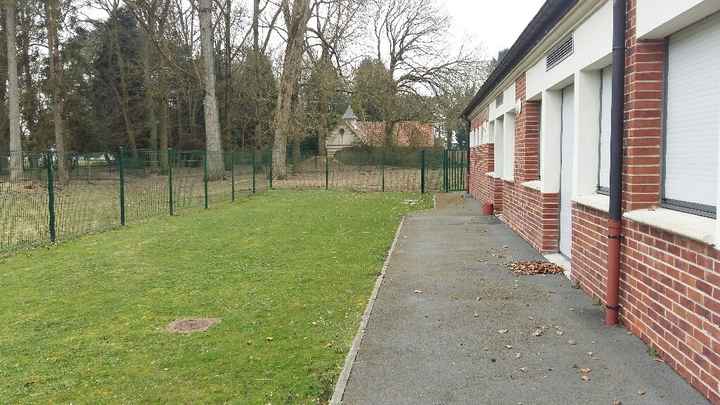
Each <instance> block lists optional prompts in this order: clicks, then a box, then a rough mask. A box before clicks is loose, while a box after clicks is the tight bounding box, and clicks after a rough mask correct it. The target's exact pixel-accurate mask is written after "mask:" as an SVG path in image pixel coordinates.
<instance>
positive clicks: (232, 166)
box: [230, 151, 235, 202]
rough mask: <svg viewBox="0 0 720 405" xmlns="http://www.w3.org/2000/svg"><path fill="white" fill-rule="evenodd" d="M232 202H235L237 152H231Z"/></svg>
mask: <svg viewBox="0 0 720 405" xmlns="http://www.w3.org/2000/svg"><path fill="white" fill-rule="evenodd" d="M230 182H231V183H230V184H231V185H230V194H231V197H230V201H232V202H235V151H232V152H230Z"/></svg>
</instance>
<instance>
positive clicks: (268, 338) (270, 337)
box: [265, 336, 273, 342]
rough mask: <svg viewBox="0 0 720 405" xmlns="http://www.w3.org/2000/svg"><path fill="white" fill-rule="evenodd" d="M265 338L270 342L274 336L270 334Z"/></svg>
mask: <svg viewBox="0 0 720 405" xmlns="http://www.w3.org/2000/svg"><path fill="white" fill-rule="evenodd" d="M265 340H267V341H268V342H272V340H273V338H272V336H268V337H266V338H265Z"/></svg>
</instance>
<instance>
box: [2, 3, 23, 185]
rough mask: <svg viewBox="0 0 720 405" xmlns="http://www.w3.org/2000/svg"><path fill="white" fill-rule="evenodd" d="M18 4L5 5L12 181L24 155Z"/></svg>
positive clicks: (20, 172) (21, 167)
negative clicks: (19, 85)
mask: <svg viewBox="0 0 720 405" xmlns="http://www.w3.org/2000/svg"><path fill="white" fill-rule="evenodd" d="M16 11H17V4H16V3H15V0H7V1H6V3H5V13H6V26H5V36H6V37H7V64H8V66H7V67H8V117H9V121H10V179H11V180H17V179H19V178H20V177H21V176H22V171H23V155H22V138H21V134H20V97H19V89H18V71H17V46H16V40H17V39H16V21H15V14H16Z"/></svg>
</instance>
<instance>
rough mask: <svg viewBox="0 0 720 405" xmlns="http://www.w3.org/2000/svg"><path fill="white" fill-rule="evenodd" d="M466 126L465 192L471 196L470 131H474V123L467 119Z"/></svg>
mask: <svg viewBox="0 0 720 405" xmlns="http://www.w3.org/2000/svg"><path fill="white" fill-rule="evenodd" d="M465 124H466V127H465V128H466V130H467V134H468V144H467V173H466V176H465V192H466V193H468V194H470V139H471V136H472V135H471V134H470V131H471V129H472V123H471V122H470V120H469V119H467V118H465Z"/></svg>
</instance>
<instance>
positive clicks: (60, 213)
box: [48, 153, 120, 240]
mask: <svg viewBox="0 0 720 405" xmlns="http://www.w3.org/2000/svg"><path fill="white" fill-rule="evenodd" d="M51 155H52V179H53V182H52V184H51V182H48V189H49V190H48V191H49V192H48V194H49V198H50V199H51V200H53V201H54V208H55V209H54V215H55V224H56V237H57V240H66V239H71V238H76V237H78V236H80V235H85V234H88V233H93V232H99V231H103V230H107V229H110V228H114V227H118V226H120V200H119V189H120V178H119V173H118V170H117V169H118V168H117V154H110V153H85V154H77V153H66V154H64V155H60V154H57V153H53V154H51ZM48 215H50V216H52V215H53V213H52V212H50V213H49V214H48ZM51 231H52V229H51Z"/></svg>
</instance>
